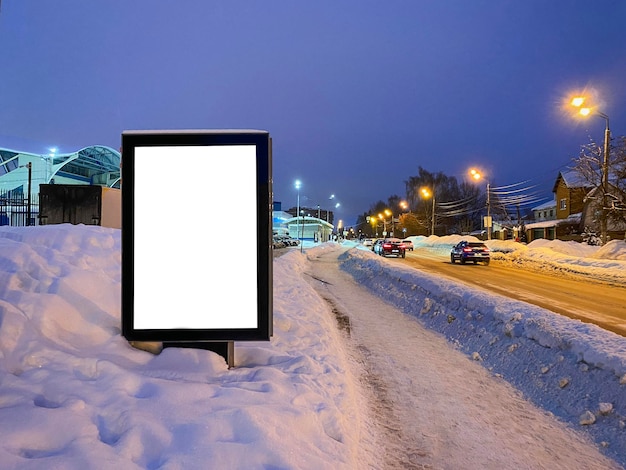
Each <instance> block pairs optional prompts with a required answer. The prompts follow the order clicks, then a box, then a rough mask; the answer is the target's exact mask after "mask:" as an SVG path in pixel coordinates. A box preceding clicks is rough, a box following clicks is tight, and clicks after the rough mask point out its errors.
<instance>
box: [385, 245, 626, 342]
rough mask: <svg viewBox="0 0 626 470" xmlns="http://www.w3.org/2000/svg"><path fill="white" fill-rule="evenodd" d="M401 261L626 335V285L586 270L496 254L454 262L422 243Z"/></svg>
mask: <svg viewBox="0 0 626 470" xmlns="http://www.w3.org/2000/svg"><path fill="white" fill-rule="evenodd" d="M389 259H391V258H389ZM398 262H399V263H403V264H406V265H409V266H413V267H415V268H416V269H421V270H423V271H427V272H432V273H434V274H437V275H439V276H446V277H448V278H451V279H454V280H456V281H461V282H463V283H466V284H470V285H472V286H475V287H478V288H480V289H484V290H486V291H488V292H491V293H495V294H500V295H503V296H506V297H509V298H513V299H517V300H521V301H524V302H528V303H531V304H534V305H537V306H539V307H542V308H545V309H547V310H550V311H553V312H555V313H559V314H561V315H565V316H568V317H570V318H576V319H579V320H581V321H584V322H587V323H595V324H596V325H598V326H600V327H602V328H604V329H607V330H609V331H613V332H614V333H618V334H620V335H622V336H626V286H624V285H615V284H609V283H606V282H601V281H597V280H595V279H593V278H589V277H585V276H574V275H568V276H564V275H560V274H558V273H554V272H549V273H548V272H539V271H533V270H529V269H527V268H525V267H516V266H510V265H506V264H504V263H499V262H498V260H496V259H492V260H491V263H490V264H489V265H488V266H485V265H483V264H480V263H479V264H477V265H475V264H473V263H468V264H464V265H461V264H459V263H458V262H457V263H455V264H452V263H450V257H449V256H446V257H443V256H441V255H436V254H433V253H432V252H428V251H427V250H420V249H417V250H415V251H412V252H407V255H406V258H405V259H401V258H399V259H398Z"/></svg>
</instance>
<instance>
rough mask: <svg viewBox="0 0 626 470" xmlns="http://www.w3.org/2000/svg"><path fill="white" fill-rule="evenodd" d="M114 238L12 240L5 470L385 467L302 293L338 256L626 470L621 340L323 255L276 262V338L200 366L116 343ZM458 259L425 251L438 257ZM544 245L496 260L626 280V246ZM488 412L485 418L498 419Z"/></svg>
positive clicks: (373, 260) (318, 307)
mask: <svg viewBox="0 0 626 470" xmlns="http://www.w3.org/2000/svg"><path fill="white" fill-rule="evenodd" d="M120 235H121V232H120V231H119V230H114V229H107V228H101V227H93V226H72V225H57V226H46V227H24V228H11V227H0V435H1V436H2V440H1V441H0V468H1V469H18V468H19V469H50V468H64V469H79V468H80V469H89V468H94V469H95V468H98V469H101V468H116V467H118V468H125V469H127V468H128V469H130V468H151V469H156V468H163V469H175V468H176V469H179V468H184V469H196V468H197V469H200V468H202V469H204V468H229V469H231V468H234V469H244V468H245V469H251V468H252V469H256V468H259V469H260V468H281V469H309V468H310V469H320V468H325V469H326V468H328V469H330V468H332V469H341V468H345V469H360V468H371V467H373V468H380V467H377V466H376V465H377V462H378V460H377V459H376V455H373V454H372V453H371V452H369V453H368V452H364V451H363V443H364V442H365V443H367V442H369V443H370V444H372V445H373V446H374V449H376V446H380V445H381V443H377V442H376V441H375V440H376V437H377V434H376V433H377V431H376V429H375V428H374V425H373V424H372V423H371V422H369V421H368V419H369V417H370V416H369V414H368V412H367V409H368V406H367V404H366V403H364V395H363V392H362V386H361V384H360V382H359V377H357V375H356V374H357V372H356V371H355V368H354V361H353V359H352V358H351V351H350V347H349V345H347V344H346V338H345V337H344V336H343V335H342V333H341V331H340V330H339V329H338V328H337V323H336V319H335V318H334V314H333V312H332V309H331V306H330V305H329V304H328V302H327V301H326V300H324V299H323V298H321V297H320V296H319V295H318V293H317V292H316V290H315V289H314V288H313V287H312V286H311V285H310V283H309V281H307V280H306V279H305V277H306V276H307V274H305V273H307V272H310V271H311V269H310V268H311V266H312V263H314V262H315V261H314V260H315V259H316V258H318V257H319V256H320V255H321V254H322V253H324V252H329V251H340V252H341V255H340V256H339V258H340V260H341V266H342V269H343V270H344V271H345V272H347V273H350V274H351V275H353V276H354V277H355V278H356V279H357V280H358V282H359V283H360V284H361V285H363V286H366V287H368V288H371V289H374V291H375V292H390V293H391V295H390V296H389V297H388V299H387V300H388V301H389V302H390V303H391V305H392V306H395V307H396V308H397V309H398V310H401V311H403V312H405V313H406V318H407V319H411V320H412V319H413V317H415V318H416V319H417V322H416V323H419V324H420V325H423V326H425V327H426V329H431V330H434V331H435V332H440V333H441V335H438V336H439V337H441V336H443V337H445V338H447V339H448V344H449V346H450V348H451V349H454V350H457V351H461V352H463V353H464V354H465V355H466V356H467V357H468V363H471V364H480V365H482V366H484V368H485V370H486V371H488V372H489V373H490V374H492V375H493V376H494V377H496V378H499V377H502V378H504V379H506V380H507V381H509V382H510V383H512V384H513V385H514V386H515V387H517V388H518V389H519V390H520V391H521V392H522V393H523V394H524V395H525V396H526V397H528V399H529V400H531V401H532V402H534V403H536V404H537V405H538V406H540V407H541V408H543V409H545V410H546V411H548V412H550V413H553V414H554V415H555V416H556V417H558V418H559V419H560V420H562V421H563V422H564V423H565V424H564V426H571V428H572V429H573V430H574V432H576V433H581V435H582V436H583V437H584V436H588V437H589V438H591V439H592V440H593V441H594V442H595V443H596V444H595V445H594V446H597V449H598V457H597V460H596V464H597V465H596V468H616V467H615V466H614V467H611V463H610V462H609V461H607V460H603V457H602V455H601V454H605V455H606V456H609V457H610V458H612V459H614V460H615V461H616V462H617V464H618V465H617V468H618V467H619V466H622V467H625V466H626V429H625V428H626V424H625V422H626V340H625V339H624V338H622V337H619V336H617V335H615V334H613V333H609V332H605V331H603V330H601V329H599V328H596V327H593V326H590V325H586V324H583V323H580V322H578V321H575V320H569V319H566V318H562V317H560V316H557V315H554V314H551V313H549V312H546V311H543V310H541V309H539V308H535V307H532V306H529V305H528V304H523V303H520V302H516V301H510V300H506V299H503V298H500V297H496V296H490V295H488V294H485V293H483V292H481V291H478V290H475V289H471V288H469V287H463V286H460V285H457V284H454V283H450V282H444V281H442V280H440V279H436V278H434V277H432V276H427V275H425V274H422V273H419V272H417V271H415V270H410V269H406V268H404V267H402V266H397V264H398V263H395V264H393V263H391V261H392V260H385V259H381V258H380V257H377V256H374V255H373V254H372V253H371V252H370V251H368V250H362V249H359V247H357V246H355V247H354V249H351V248H350V246H351V245H350V244H349V243H344V244H343V245H339V244H334V243H327V244H323V245H320V246H316V247H312V246H311V247H309V246H305V250H304V254H301V253H300V250H295V249H292V250H289V252H288V253H286V254H285V255H283V256H280V257H279V258H277V259H276V260H275V262H274V337H273V338H272V340H271V341H270V342H252V343H237V344H236V347H235V367H234V368H232V369H230V370H229V369H228V368H227V367H226V363H225V361H224V360H223V358H221V357H220V356H218V355H216V354H214V353H212V352H209V351H204V350H195V349H177V348H168V349H165V350H163V351H162V352H161V353H160V354H158V355H153V354H151V353H148V352H145V351H141V350H138V349H134V348H132V347H131V346H130V345H129V344H128V342H127V341H125V339H124V338H123V337H121V336H120V287H121V269H120V261H121V258H120ZM450 243H451V240H448V239H441V240H436V239H433V238H432V237H430V238H428V239H420V240H417V239H416V245H419V246H422V247H425V246H428V247H429V249H432V250H434V251H436V250H438V249H440V250H441V251H442V252H443V251H446V250H449V246H450ZM491 243H495V242H491ZM535 243H536V242H534V243H533V244H530V245H528V246H527V247H526V246H523V245H519V244H518V246H516V247H515V248H517V249H516V250H513V251H512V250H510V249H508V248H507V249H504V248H502V250H501V251H499V252H498V253H496V254H495V255H494V257H495V256H498V257H500V256H502V257H504V259H507V257H508V258H510V259H513V258H514V257H517V258H518V259H519V260H522V261H523V262H528V263H530V262H533V263H541V264H542V265H545V266H547V265H553V266H554V267H555V269H576V270H588V271H593V272H594V273H595V274H594V275H598V276H599V275H603V276H604V275H606V276H608V277H609V278H611V279H624V278H625V277H626V275H625V274H624V273H626V243H624V242H612V243H611V244H609V245H608V246H607V247H604V248H600V249H597V248H591V247H583V246H575V245H571V244H563V245H562V244H560V243H557V242H543V243H536V244H537V245H538V246H536V247H535V246H533V245H535ZM620 243H621V245H620ZM446 244H447V247H446V246H445V245H446ZM492 249H493V250H497V249H498V248H497V247H495V246H492ZM579 249H580V250H583V249H584V250H585V252H584V253H583V255H584V256H580V254H581V251H578V250H579ZM507 251H508V253H506V252H507ZM519 260H518V261H516V262H520V261H519ZM234 262H236V261H234ZM563 263H565V264H566V265H567V266H566V267H565V266H563ZM206 269H211V268H210V267H206ZM198 275H199V276H203V275H204V270H202V269H199V270H198ZM412 321H413V320H412ZM420 328H421V327H420ZM412 360H414V361H415V360H419V358H412ZM451 367H452V366H451ZM451 376H454V377H463V371H458V370H456V371H451ZM462 386H463V384H462V383H459V382H458V381H452V382H451V383H450V387H451V388H458V387H461V388H462ZM422 393H425V391H422ZM423 398H424V400H426V401H428V400H430V401H433V400H437V397H436V396H428V395H426V396H424V397H423ZM481 399H482V397H480V396H477V397H476V400H477V401H480V400H481ZM483 405H484V406H482V407H481V410H482V411H481V413H484V414H488V415H490V414H491V413H492V411H491V410H495V409H496V408H497V406H498V404H497V403H484V404H483ZM493 415H494V416H495V412H494V414H493ZM459 422H463V420H461V419H459ZM499 438H500V439H507V435H503V436H500V437H499ZM460 451H462V449H460ZM524 451H525V449H520V452H524ZM585 455H590V451H588V449H586V451H585ZM552 457H553V459H556V460H555V462H554V464H555V465H554V466H552V468H556V467H557V466H558V455H553V456H552ZM587 458H590V457H587ZM587 462H588V461H587ZM418 468H419V467H418ZM434 468H446V465H445V462H440V463H439V464H438V465H435V466H434ZM476 468H478V467H476ZM545 468H550V463H549V462H548V461H546V462H545ZM561 468H562V467H561Z"/></svg>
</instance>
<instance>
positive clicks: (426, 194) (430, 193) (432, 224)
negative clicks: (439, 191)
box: [420, 188, 435, 235]
mask: <svg viewBox="0 0 626 470" xmlns="http://www.w3.org/2000/svg"><path fill="white" fill-rule="evenodd" d="M420 192H421V193H422V196H423V197H424V199H428V198H429V197H432V198H433V208H432V215H431V221H430V234H431V235H434V234H435V188H433V189H432V191H431V190H430V189H428V188H422V189H420Z"/></svg>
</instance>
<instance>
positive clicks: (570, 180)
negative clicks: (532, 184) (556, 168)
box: [552, 170, 590, 192]
mask: <svg viewBox="0 0 626 470" xmlns="http://www.w3.org/2000/svg"><path fill="white" fill-rule="evenodd" d="M559 178H562V179H563V182H564V183H565V186H567V187H568V188H588V187H589V186H590V184H589V182H588V181H586V180H585V179H584V178H583V177H582V176H581V175H580V173H578V172H577V171H574V170H568V171H561V172H559V176H558V177H557V179H556V181H555V182H554V188H553V189H552V192H556V187H557V184H558V182H559Z"/></svg>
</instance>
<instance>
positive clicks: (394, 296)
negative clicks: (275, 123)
mask: <svg viewBox="0 0 626 470" xmlns="http://www.w3.org/2000/svg"><path fill="white" fill-rule="evenodd" d="M442 238H446V237H442ZM441 242H442V243H441V244H437V243H436V242H435V241H434V240H428V241H426V242H425V243H423V244H422V246H424V245H426V244H428V245H430V246H432V247H435V248H436V249H441V247H442V246H443V245H447V246H449V244H450V241H449V240H445V242H444V241H443V240H442V241H441ZM621 243H623V242H621ZM527 251H528V252H530V251H533V250H532V249H531V248H527ZM566 256H567V257H569V256H570V255H566ZM553 257H554V258H553V262H555V261H554V259H562V258H561V257H560V255H559V254H554V253H553ZM340 259H342V269H344V270H345V271H347V272H349V273H350V274H351V275H352V276H353V277H354V278H355V280H357V281H358V282H359V284H361V285H364V286H366V287H367V288H369V289H370V290H371V291H372V292H375V293H376V294H377V295H379V296H380V297H382V298H384V299H385V300H386V301H388V302H389V303H391V304H393V305H395V306H397V307H398V308H399V309H401V310H402V311H404V312H405V313H406V314H408V315H411V316H414V317H415V318H417V319H418V320H419V321H420V322H421V323H422V324H423V325H425V326H427V327H428V328H431V329H433V330H436V331H438V332H440V333H441V334H443V335H444V336H445V337H446V338H447V339H448V340H449V341H450V342H451V343H452V344H454V345H455V346H456V347H457V348H459V349H460V350H462V351H463V352H464V353H466V354H467V355H468V356H470V357H472V358H473V359H475V360H477V361H481V362H482V363H483V364H484V366H485V367H487V368H488V369H489V370H490V371H492V372H493V373H494V374H497V375H499V376H502V377H503V378H505V379H506V380H507V381H509V382H510V383H512V384H513V385H514V386H515V387H516V388H517V389H519V390H520V391H522V392H523V393H524V394H525V395H526V396H527V397H528V398H529V399H531V400H532V401H533V402H534V403H535V404H537V405H538V406H540V407H542V408H544V409H546V410H548V411H550V412H552V413H554V414H555V415H556V416H558V417H559V418H561V419H563V420H564V421H566V422H569V423H572V424H574V425H576V426H579V425H580V423H581V422H584V423H587V422H588V418H589V416H591V415H592V416H593V417H594V424H593V426H589V427H588V429H587V431H588V432H589V433H590V434H591V435H592V438H593V439H594V440H595V441H596V442H598V443H602V445H605V446H607V447H608V450H609V452H610V453H611V455H613V456H614V458H618V460H619V461H621V462H622V464H623V463H624V460H623V459H624V457H625V456H626V340H625V339H624V338H623V337H621V336H618V335H616V334H613V333H610V332H607V331H605V330H602V329H601V328H599V327H596V326H595V325H589V324H586V323H582V322H580V321H577V320H571V319H568V318H565V317H562V316H560V315H555V314H553V313H551V312H548V311H546V310H543V309H541V308H539V307H535V306H532V305H529V304H526V303H523V302H518V301H515V300H509V299H506V298H503V297H499V296H494V295H490V294H487V293H484V292H483V291H479V290H476V289H473V288H471V287H465V286H464V285H461V284H454V283H450V281H447V280H441V279H438V278H436V277H433V276H432V275H428V274H425V273H421V272H420V271H417V270H415V269H411V268H408V267H404V266H402V265H398V263H391V262H390V260H386V259H383V258H380V257H379V256H376V255H374V254H373V253H371V252H370V251H368V250H362V249H351V250H349V251H347V252H346V253H345V254H343V255H342V257H341V258H340ZM566 259H569V258H566ZM610 264H611V263H610V262H609V265H610ZM607 404H609V405H610V410H609V409H608V406H609V405H607ZM607 410H608V411H607ZM620 459H621V460H620Z"/></svg>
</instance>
